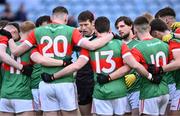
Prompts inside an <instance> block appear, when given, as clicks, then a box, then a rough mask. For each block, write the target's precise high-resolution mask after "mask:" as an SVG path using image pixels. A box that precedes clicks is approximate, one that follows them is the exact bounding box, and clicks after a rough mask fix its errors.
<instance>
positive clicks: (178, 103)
mask: <svg viewBox="0 0 180 116" xmlns="http://www.w3.org/2000/svg"><path fill="white" fill-rule="evenodd" d="M169 115H170V116H179V115H180V90H176V92H175V95H174V98H173V99H172V102H171V106H170V113H169Z"/></svg>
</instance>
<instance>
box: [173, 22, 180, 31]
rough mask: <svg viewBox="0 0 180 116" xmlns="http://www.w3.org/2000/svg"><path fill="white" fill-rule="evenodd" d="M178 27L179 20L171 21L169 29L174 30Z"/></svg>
mask: <svg viewBox="0 0 180 116" xmlns="http://www.w3.org/2000/svg"><path fill="white" fill-rule="evenodd" d="M179 27H180V22H175V23H173V24H172V25H171V29H172V30H173V31H175V30H176V29H177V28H179Z"/></svg>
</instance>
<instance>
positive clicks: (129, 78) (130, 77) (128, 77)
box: [125, 74, 136, 87]
mask: <svg viewBox="0 0 180 116" xmlns="http://www.w3.org/2000/svg"><path fill="white" fill-rule="evenodd" d="M135 81H136V76H135V75H134V74H128V75H126V76H125V83H126V85H127V87H130V86H131V85H132V84H133V83H134V82H135Z"/></svg>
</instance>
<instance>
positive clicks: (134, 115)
mask: <svg viewBox="0 0 180 116" xmlns="http://www.w3.org/2000/svg"><path fill="white" fill-rule="evenodd" d="M139 94H140V92H139V91H136V92H132V93H131V94H130V96H129V102H130V105H131V109H132V110H131V116H139Z"/></svg>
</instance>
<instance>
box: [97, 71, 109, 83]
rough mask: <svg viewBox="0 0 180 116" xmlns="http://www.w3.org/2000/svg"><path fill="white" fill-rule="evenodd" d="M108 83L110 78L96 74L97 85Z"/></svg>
mask: <svg viewBox="0 0 180 116" xmlns="http://www.w3.org/2000/svg"><path fill="white" fill-rule="evenodd" d="M109 81H111V77H110V76H109V75H105V74H102V73H98V74H97V82H98V83H99V84H105V83H108V82H109Z"/></svg>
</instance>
